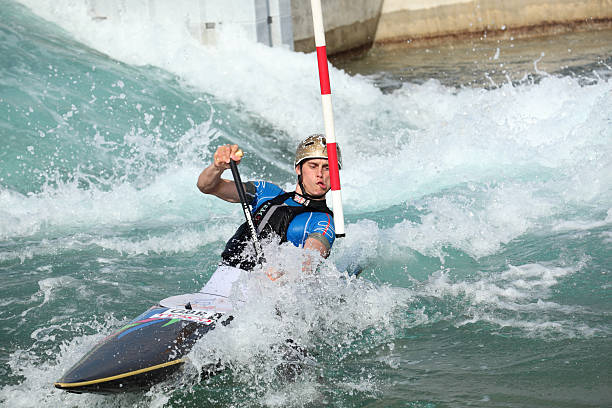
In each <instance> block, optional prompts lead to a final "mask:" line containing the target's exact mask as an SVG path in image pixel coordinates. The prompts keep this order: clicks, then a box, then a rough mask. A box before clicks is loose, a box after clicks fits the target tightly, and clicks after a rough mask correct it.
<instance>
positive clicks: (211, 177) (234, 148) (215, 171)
mask: <svg viewBox="0 0 612 408" xmlns="http://www.w3.org/2000/svg"><path fill="white" fill-rule="evenodd" d="M241 158H242V151H241V150H240V149H238V145H224V146H219V147H218V148H217V151H216V152H215V154H214V156H213V162H212V163H211V165H210V166H208V167H207V168H205V169H204V170H203V171H202V173H200V176H199V177H198V189H199V190H200V191H201V192H202V193H204V194H212V195H214V196H217V197H219V198H220V199H222V200H225V201H229V202H231V203H238V202H240V197H239V196H238V191H236V184H235V183H234V182H233V181H232V180H226V179H222V178H221V175H222V174H223V172H224V171H225V170H227V169H229V168H230V165H229V163H230V159H233V160H234V161H236V164H238V163H240V159H241Z"/></svg>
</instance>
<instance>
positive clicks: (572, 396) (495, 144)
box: [0, 0, 612, 407]
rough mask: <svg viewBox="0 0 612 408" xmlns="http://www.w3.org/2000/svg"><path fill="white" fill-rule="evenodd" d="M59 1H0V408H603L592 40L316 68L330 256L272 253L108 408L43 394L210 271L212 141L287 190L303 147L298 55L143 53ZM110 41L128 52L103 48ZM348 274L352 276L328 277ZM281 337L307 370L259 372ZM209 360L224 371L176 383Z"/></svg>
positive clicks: (306, 109)
mask: <svg viewBox="0 0 612 408" xmlns="http://www.w3.org/2000/svg"><path fill="white" fill-rule="evenodd" d="M63 6H66V4H64V3H62V2H60V3H58V6H57V10H63V11H62V13H59V11H57V10H56V9H55V8H54V7H56V6H53V5H47V6H44V7H42V9H41V10H42V11H41V10H39V12H41V14H42V15H44V16H45V17H46V18H48V19H50V20H52V21H47V20H43V19H42V18H40V17H37V16H35V15H34V14H33V13H32V12H31V11H29V10H28V9H27V8H25V7H23V6H21V5H20V4H17V3H14V2H11V1H7V0H0V51H1V52H0V70H1V74H0V113H1V115H0V140H1V141H2V146H3V148H2V149H1V151H0V276H2V278H3V285H2V286H1V289H0V305H1V306H2V307H1V308H0V321H1V322H2V325H1V327H0V378H1V379H0V404H2V405H3V406H7V407H22V406H23V407H32V406H35V407H38V406H52V407H59V406H66V407H77V406H96V407H108V406H113V407H115V406H126V407H127V406H138V407H150V406H154V407H162V406H165V407H196V406H198V407H199V406H227V407H242V406H266V407H268V406H273V407H278V406H283V407H285V406H308V407H318V406H333V407H395V406H397V407H400V406H403V407H466V406H473V407H603V406H609V405H611V404H612V386H611V383H610V367H611V366H612V358H611V356H612V343H611V342H610V340H609V338H610V334H611V331H612V295H611V293H612V292H611V286H610V285H611V281H610V273H612V256H611V255H610V254H611V253H612V227H611V226H612V116H611V112H612V86H611V84H610V82H609V76H610V68H609V65H610V47H609V44H608V43H609V41H608V42H606V41H602V40H601V39H602V37H601V36H599V35H600V34H601V33H599V34H594V35H593V37H588V34H580V35H568V36H563V37H559V38H557V39H555V41H552V40H550V39H548V40H533V41H521V42H520V43H518V42H517V43H516V44H515V47H510V45H511V44H505V45H498V44H495V43H486V44H480V45H479V47H481V48H482V49H486V50H487V51H486V52H483V53H482V55H481V54H478V53H475V54H473V55H470V54H469V53H468V52H467V51H466V52H462V53H460V54H461V57H460V58H459V57H456V55H457V54H456V53H457V51H456V48H455V51H454V52H455V54H454V55H455V59H453V55H450V56H449V54H446V56H444V55H445V54H444V53H445V52H448V48H445V47H440V48H437V49H430V52H429V53H427V55H438V56H439V57H436V59H437V60H436V61H435V63H432V62H431V61H429V62H427V61H426V60H425V59H418V58H417V59H416V63H415V62H414V61H415V60H414V59H412V58H411V59H410V61H411V62H405V58H406V56H410V55H414V54H411V53H414V52H416V53H417V54H418V53H425V52H426V51H423V50H421V51H408V50H404V51H400V50H391V51H383V50H375V51H372V53H374V54H368V55H365V56H360V57H359V58H361V59H359V58H358V57H352V58H354V59H353V60H352V61H339V60H334V62H335V63H336V64H337V65H338V66H339V67H340V68H342V69H343V70H339V69H332V70H331V83H332V90H333V92H334V94H333V95H334V96H333V98H334V111H335V115H336V128H337V130H336V131H337V134H338V139H339V142H340V143H341V144H342V149H343V159H344V164H345V166H344V168H343V170H342V174H341V181H342V189H343V198H344V202H345V213H346V221H347V237H346V238H344V239H342V240H338V241H337V242H336V243H335V245H334V251H333V253H332V256H331V257H330V259H329V260H328V261H326V262H325V263H324V264H323V265H322V267H321V268H320V272H319V274H318V275H317V276H312V277H304V276H300V274H299V272H298V271H299V267H298V266H297V264H298V261H295V265H293V264H292V263H291V262H292V261H291V260H294V259H296V257H297V256H299V254H300V252H299V250H297V249H295V248H292V247H282V248H279V249H271V250H270V251H272V252H271V255H270V257H269V261H270V262H277V263H284V264H286V267H287V268H288V269H289V270H290V271H293V272H290V273H288V275H287V279H286V281H284V282H283V284H282V285H276V284H275V285H272V284H266V285H264V287H263V289H262V290H263V292H262V293H263V295H261V296H253V298H250V299H249V301H248V303H247V307H246V308H245V309H244V310H241V312H240V313H239V315H238V316H237V317H236V319H235V321H234V322H232V324H231V325H229V326H227V327H223V328H219V329H216V330H215V331H213V332H211V333H210V335H207V338H206V339H204V341H201V342H200V343H198V344H197V346H196V347H195V349H194V350H193V353H192V354H191V356H190V359H191V363H190V364H189V365H187V367H186V368H185V370H184V372H182V373H181V374H179V375H177V376H176V377H173V378H171V379H170V380H168V382H166V383H163V384H160V385H158V386H155V387H154V388H152V389H151V390H148V391H143V392H142V393H136V394H125V395H120V396H118V397H107V396H94V395H75V394H68V393H64V392H61V391H59V390H55V389H54V388H53V387H52V383H53V382H54V381H56V380H57V379H58V378H60V377H61V375H62V374H63V373H64V372H65V371H66V370H67V369H68V368H69V367H70V366H71V365H72V364H74V363H75V362H76V361H77V360H78V359H79V358H80V357H81V356H82V355H83V354H84V353H85V352H87V351H88V350H89V349H90V348H91V347H93V346H94V345H95V343H96V342H97V341H99V340H101V339H102V338H104V336H106V335H108V334H110V333H112V332H114V331H115V330H116V329H117V328H119V327H121V326H122V325H123V324H124V323H125V322H127V321H128V320H130V319H132V318H134V317H135V316H137V315H139V314H140V313H141V312H142V311H144V310H146V309H147V308H148V307H150V306H151V305H153V304H155V303H156V302H157V301H159V300H160V299H162V298H164V297H167V296H170V295H175V294H181V293H188V292H193V291H197V290H199V289H200V288H201V287H202V286H203V285H204V283H205V282H206V281H207V279H208V278H209V277H210V275H211V274H212V272H213V271H214V269H215V267H216V264H217V262H218V259H219V258H218V257H219V253H220V252H221V250H222V248H223V246H224V243H225V241H226V240H227V239H228V237H229V236H231V234H232V233H233V231H234V230H235V228H236V227H237V226H238V225H239V223H240V222H241V212H240V208H238V206H235V205H230V204H227V203H224V202H221V201H220V200H217V199H214V198H211V197H208V196H204V195H202V194H201V193H200V192H199V191H197V188H196V186H195V182H196V179H197V176H198V174H199V172H200V171H201V170H202V169H203V168H204V167H205V166H206V165H208V163H209V162H210V160H211V158H212V153H213V152H214V150H215V148H216V146H218V145H219V144H221V143H227V142H233V143H238V144H240V145H241V146H242V147H243V148H244V150H245V152H246V156H245V159H244V161H243V163H242V164H241V172H242V177H243V179H262V178H263V179H268V180H273V181H275V182H276V183H278V184H280V185H281V186H283V187H285V188H287V189H289V188H292V187H293V184H292V183H294V176H293V173H292V169H291V163H292V152H293V149H294V146H295V145H296V143H297V141H298V140H300V139H302V138H303V137H304V135H307V134H309V133H314V132H316V131H320V130H321V129H322V120H321V112H320V97H319V95H318V91H319V90H318V88H317V86H318V83H317V79H316V71H315V69H316V58H315V57H314V56H313V55H312V54H306V55H305V54H297V53H291V52H289V51H287V50H282V49H270V48H266V47H263V46H258V45H252V44H245V43H241V42H239V41H238V42H236V43H235V44H234V46H233V47H227V48H224V49H218V50H212V49H208V48H205V47H202V46H199V45H198V44H194V43H193V42H192V41H191V40H190V37H189V35H185V36H184V37H180V35H181V34H184V33H182V32H181V31H178V32H177V33H175V34H176V35H177V37H174V39H173V43H172V47H173V48H165V47H166V43H165V41H164V38H165V37H164V36H162V33H157V31H156V30H155V29H151V27H148V26H145V25H143V26H138V25H136V26H135V25H134V24H136V23H134V22H133V21H132V22H131V25H122V24H119V23H113V22H110V21H103V22H96V23H91V21H90V17H89V16H88V15H87V14H86V10H84V8H83V9H81V8H79V7H77V6H74V7H73V6H71V7H64V8H63V9H62V7H63ZM58 15H60V16H61V18H59V17H58V18H57V19H55V20H54V19H53V16H58ZM82 22H85V23H84V24H81V23H82ZM60 26H61V27H63V28H60ZM135 27H136V28H138V30H137V31H138V32H142V38H135V37H132V41H125V40H124V38H125V37H124V36H123V35H124V34H125V33H132V32H133V30H134V28H135ZM77 28H78V29H77ZM148 30H151V31H148ZM177 30H180V27H177ZM156 33H157V34H156ZM167 34H168V33H165V34H164V35H167ZM156 35H157V37H156ZM147 36H148V37H147ZM576 36H578V37H576ZM588 38H591V40H588ZM568 42H569V43H572V44H577V43H578V44H583V45H584V44H587V43H589V44H592V45H593V47H586V46H583V45H580V46H576V45H574V46H572V53H571V54H572V58H575V62H574V63H571V64H570V63H567V61H565V59H566V58H567V55H565V54H563V55H561V54H562V53H561V51H559V50H563V49H566V48H568V47H567V45H566V43H568ZM602 43H603V45H602ZM155 44H157V46H154V45H155ZM606 44H607V45H606ZM498 47H499V48H500V52H499V56H498V59H496V60H489V59H488V58H489V57H494V56H495V52H496V49H497V48H498ZM506 47H507V48H506ZM473 48H475V46H473ZM510 48H512V49H515V48H516V49H520V50H521V52H520V53H518V54H516V55H513V54H512V53H511V52H510V51H509V49H510ZM172 49H176V50H177V51H176V53H175V54H170V52H171V50H172ZM594 49H595V51H594ZM466 50H468V49H467V48H466ZM507 50H508V52H506V51H507ZM464 51H465V50H464ZM468 51H469V50H468ZM385 52H390V53H391V54H390V55H387V54H385ZM566 52H567V51H566ZM381 53H382V54H381ZM542 53H544V54H545V57H544V58H543V59H542V60H541V61H540V62H537V63H536V65H535V66H536V67H537V68H538V71H539V72H536V71H533V72H531V71H530V72H531V74H532V75H531V76H530V75H529V74H526V72H527V71H525V70H528V69H527V68H529V66H531V67H534V63H535V61H536V60H537V59H538V58H539V56H541V55H542ZM451 54H452V53H451ZM372 56H374V57H372ZM470 58H471V59H472V61H471V63H470ZM504 58H505V59H504ZM459 60H465V63H464V64H459V62H460V61H459ZM495 61H497V62H499V63H503V64H507V65H506V68H507V69H508V72H506V73H504V74H503V75H502V77H504V78H505V75H506V74H507V75H508V77H509V78H510V80H504V79H499V78H500V77H499V76H496V75H497V73H496V72H492V69H493V68H491V65H488V64H493V63H495ZM554 61H556V62H557V64H556V65H555V62H554ZM564 61H565V62H564ZM453 62H457V63H453ZM350 64H355V65H350ZM359 64H366V65H367V67H368V68H367V69H365V68H363V67H361V68H359ZM543 64H548V65H543ZM472 65H475V66H478V67H479V68H478V69H471V68H470V67H471V66H472ZM526 67H527V68H526ZM523 68H524V69H525V70H523ZM495 69H497V68H495ZM406 72H409V73H410V75H407V74H406ZM453 72H455V73H454V74H453ZM349 73H350V74H352V76H351V75H349ZM356 74H359V75H356ZM485 74H486V75H485ZM487 78H490V79H492V80H493V82H494V83H495V85H492V84H491V81H489V79H487ZM228 177H229V175H228ZM351 262H353V263H358V264H360V265H362V266H363V267H364V272H363V274H362V275H361V277H360V278H359V279H356V280H348V281H347V280H343V279H338V276H339V275H340V274H341V272H342V271H343V269H344V268H345V267H346V265H347V264H349V263H351ZM277 310H281V311H283V314H282V318H279V317H278V315H277V314H276V311H277ZM287 336H291V338H294V339H296V340H297V341H299V343H300V344H302V345H304V346H305V347H306V348H308V350H309V351H310V353H311V355H312V356H313V358H314V361H313V362H312V364H311V365H310V366H309V367H308V368H307V369H306V370H305V371H304V372H303V373H302V374H301V375H300V376H299V377H298V378H297V380H296V381H295V382H286V381H282V380H281V379H279V378H278V377H277V376H276V374H275V368H276V366H277V364H278V362H279V360H278V358H279V357H278V355H276V354H275V353H274V346H275V345H278V344H281V343H282V342H284V340H285V339H286V338H287ZM217 358H221V359H223V361H225V362H227V364H228V365H229V366H230V369H229V370H226V371H225V372H223V373H222V374H220V375H219V376H217V377H214V378H212V379H209V380H202V381H200V379H199V377H198V375H197V371H198V367H200V366H202V365H204V364H206V362H208V361H211V359H212V361H214V360H215V359H217Z"/></svg>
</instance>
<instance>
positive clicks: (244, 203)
mask: <svg viewBox="0 0 612 408" xmlns="http://www.w3.org/2000/svg"><path fill="white" fill-rule="evenodd" d="M230 169H231V170H232V176H234V184H236V190H237V191H238V197H240V204H241V205H242V211H243V212H244V218H246V221H247V224H248V226H249V231H250V232H251V240H252V241H253V247H254V248H255V254H256V256H257V263H258V264H261V263H263V262H264V256H263V249H262V248H261V243H260V242H259V239H257V231H256V230H255V224H253V217H252V215H251V207H250V206H249V204H248V203H247V198H246V192H245V191H244V184H242V180H241V179H240V173H239V172H238V165H237V164H236V162H235V161H234V160H233V159H230Z"/></svg>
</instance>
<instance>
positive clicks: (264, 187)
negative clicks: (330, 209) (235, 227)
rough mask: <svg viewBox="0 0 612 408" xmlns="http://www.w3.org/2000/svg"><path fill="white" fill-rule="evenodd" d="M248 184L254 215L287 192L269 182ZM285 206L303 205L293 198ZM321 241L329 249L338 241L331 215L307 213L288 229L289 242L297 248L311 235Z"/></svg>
mask: <svg viewBox="0 0 612 408" xmlns="http://www.w3.org/2000/svg"><path fill="white" fill-rule="evenodd" d="M246 184H247V189H246V190H247V192H248V193H249V194H248V195H249V196H251V197H252V201H251V203H250V204H251V207H252V208H253V211H252V212H253V213H255V211H257V209H258V208H259V207H260V206H261V205H262V204H263V203H264V202H266V201H268V200H271V199H273V198H274V197H277V196H279V195H281V194H284V193H285V191H284V190H283V189H282V188H280V187H279V186H277V185H276V184H273V183H270V182H267V181H250V182H248V183H246ZM249 184H250V185H249ZM285 204H287V205H290V206H294V207H300V206H301V204H298V203H297V202H295V201H294V200H293V199H292V198H288V199H287V200H285ZM311 234H314V235H312V238H315V239H317V240H319V241H321V242H322V243H323V244H324V245H325V246H326V247H327V248H328V249H329V248H331V246H332V245H333V243H334V240H335V239H336V232H335V230H334V220H333V218H332V217H331V215H329V214H327V213H323V212H306V213H302V214H299V215H297V216H296V217H295V218H294V219H293V220H291V223H290V224H289V228H288V229H287V241H289V242H291V243H292V244H293V245H295V246H297V247H303V246H304V242H306V239H307V238H308V237H309V236H310V235H311Z"/></svg>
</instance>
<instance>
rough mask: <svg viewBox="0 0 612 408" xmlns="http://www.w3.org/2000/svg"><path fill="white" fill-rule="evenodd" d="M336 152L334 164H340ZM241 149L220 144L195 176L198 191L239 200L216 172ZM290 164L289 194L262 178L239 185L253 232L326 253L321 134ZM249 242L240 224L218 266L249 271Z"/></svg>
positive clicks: (328, 233)
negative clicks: (295, 179) (291, 185)
mask: <svg viewBox="0 0 612 408" xmlns="http://www.w3.org/2000/svg"><path fill="white" fill-rule="evenodd" d="M339 150H340V149H338V162H339V163H338V166H340V165H341V156H340V151H339ZM241 153H242V152H241V151H240V150H239V149H238V146H237V145H225V146H219V148H217V151H216V152H215V154H214V160H213V163H212V164H211V165H210V166H208V167H207V168H206V169H204V170H203V171H202V173H201V174H200V176H199V177H198V188H199V189H200V191H201V192H202V193H205V194H212V195H215V196H217V197H219V198H221V199H222V200H225V201H228V202H232V203H237V202H240V198H239V196H238V192H237V191H236V185H235V184H234V182H233V181H231V180H225V179H222V178H221V174H222V173H223V172H224V171H225V170H227V169H229V167H230V165H229V163H230V159H233V160H234V161H236V162H237V163H239V162H240V159H241ZM294 167H295V173H296V175H297V177H298V182H297V185H296V187H295V191H293V192H285V191H283V190H282V189H281V188H280V187H278V186H276V185H275V184H272V183H270V182H266V181H256V182H247V183H244V187H245V191H246V193H247V198H248V199H250V200H251V202H250V203H249V204H250V205H251V208H252V209H253V210H252V213H253V221H254V223H255V227H256V229H257V233H258V236H259V237H260V238H265V237H268V236H270V235H271V234H276V235H277V236H278V237H280V240H281V242H286V241H289V242H291V243H293V244H294V245H295V246H298V247H302V248H304V249H308V250H312V251H317V252H318V253H319V254H321V256H323V257H327V256H328V255H329V252H330V249H331V247H332V245H333V243H334V240H335V231H334V221H333V214H332V212H331V210H330V209H329V208H327V205H326V204H325V194H327V192H328V191H329V189H330V176H329V165H328V161H327V146H326V141H325V137H324V136H323V135H319V134H315V135H311V136H309V137H308V138H306V139H305V140H304V141H302V142H301V143H300V144H299V145H298V147H297V150H296V154H295V161H294ZM249 243H250V233H249V229H248V226H247V224H246V223H244V224H243V225H241V226H240V227H239V228H238V230H237V231H236V233H235V234H234V236H233V237H232V238H231V239H230V240H229V241H228V242H227V244H226V246H225V250H224V251H223V253H222V255H221V257H222V259H223V264H225V265H228V266H231V267H235V268H240V269H242V270H250V269H252V268H253V267H254V266H255V265H256V261H255V257H254V254H249V253H248V251H245V250H246V249H247V247H248V246H249ZM269 276H270V275H269Z"/></svg>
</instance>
